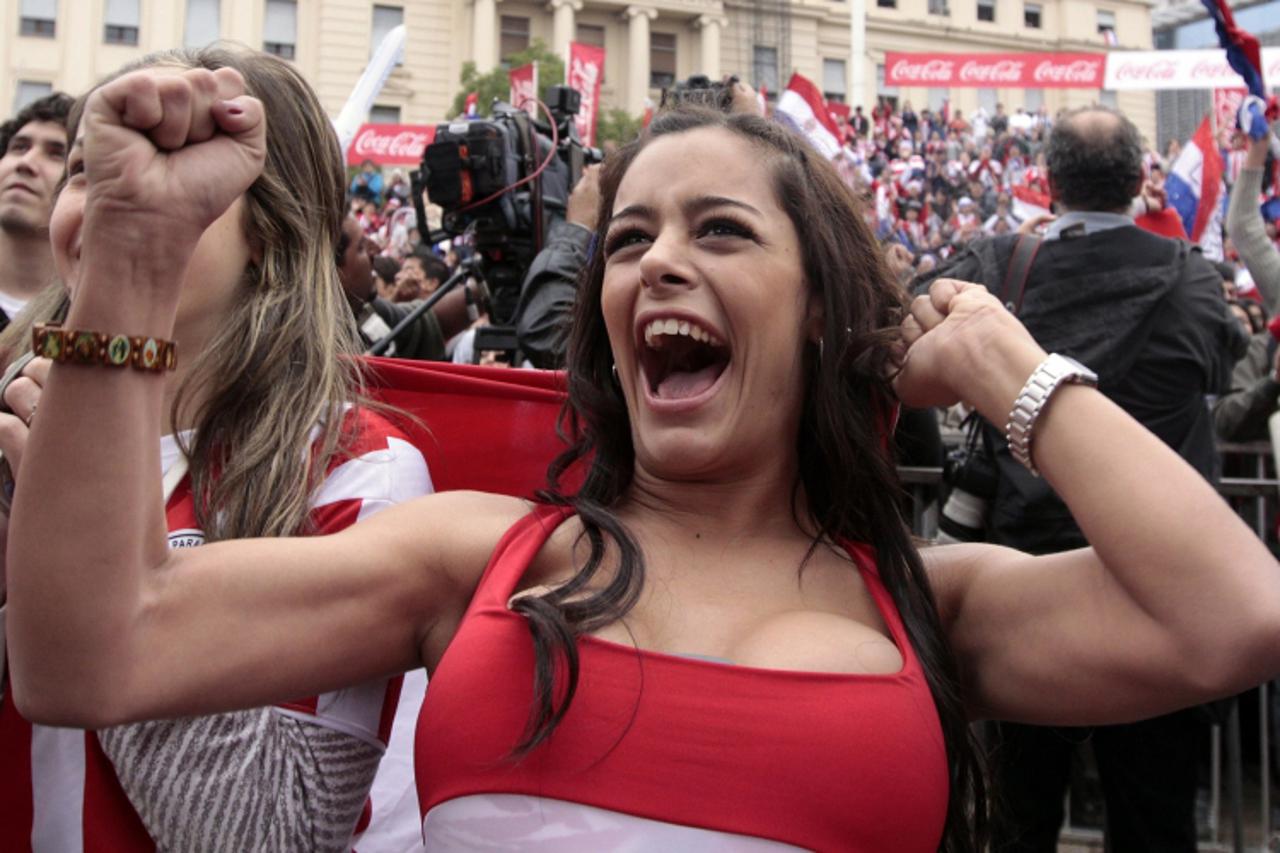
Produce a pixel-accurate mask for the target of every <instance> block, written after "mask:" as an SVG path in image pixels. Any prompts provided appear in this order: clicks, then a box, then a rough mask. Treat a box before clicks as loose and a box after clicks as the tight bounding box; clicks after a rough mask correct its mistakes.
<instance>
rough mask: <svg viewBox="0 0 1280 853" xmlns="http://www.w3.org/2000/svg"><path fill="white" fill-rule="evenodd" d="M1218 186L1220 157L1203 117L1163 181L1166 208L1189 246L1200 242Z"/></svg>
mask: <svg viewBox="0 0 1280 853" xmlns="http://www.w3.org/2000/svg"><path fill="white" fill-rule="evenodd" d="M1221 186H1222V154H1221V153H1220V152H1219V151H1218V146H1217V145H1215V144H1214V141H1213V129H1212V128H1211V127H1210V125H1209V117H1208V116H1205V119H1204V121H1202V122H1200V127H1199V128H1198V129H1197V130H1196V132H1195V135H1194V136H1192V137H1191V140H1190V141H1189V142H1188V143H1187V144H1186V146H1185V147H1184V148H1183V149H1182V153H1181V154H1179V155H1178V159H1177V160H1175V161H1174V162H1173V167H1172V168H1171V169H1170V170H1169V177H1168V178H1167V179H1166V180H1165V184H1164V188H1165V193H1166V195H1167V196H1168V199H1169V205H1170V206H1171V207H1173V209H1174V210H1176V211H1178V216H1180V217H1181V218H1182V227H1183V228H1184V229H1186V232H1187V236H1188V237H1190V238H1191V241H1192V242H1193V243H1198V242H1200V239H1201V237H1203V236H1204V233H1205V228H1206V226H1207V225H1208V224H1209V220H1210V219H1211V218H1212V216H1213V212H1214V208H1215V206H1216V205H1217V203H1218V195H1219V190H1220V188H1221Z"/></svg>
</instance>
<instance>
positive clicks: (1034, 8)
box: [1022, 3, 1042, 30]
mask: <svg viewBox="0 0 1280 853" xmlns="http://www.w3.org/2000/svg"><path fill="white" fill-rule="evenodd" d="M1041 10H1042V7H1041V6H1040V4H1039V3H1027V4H1025V5H1023V7H1022V23H1023V24H1024V25H1025V26H1026V27H1027V28H1028V29H1032V30H1038V29H1040V18H1041V14H1042V11H1041Z"/></svg>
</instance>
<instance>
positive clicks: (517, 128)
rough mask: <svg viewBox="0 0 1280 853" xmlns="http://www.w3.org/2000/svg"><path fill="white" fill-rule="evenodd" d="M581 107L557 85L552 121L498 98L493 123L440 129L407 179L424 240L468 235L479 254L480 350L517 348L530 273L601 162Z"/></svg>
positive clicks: (552, 92) (549, 107)
mask: <svg viewBox="0 0 1280 853" xmlns="http://www.w3.org/2000/svg"><path fill="white" fill-rule="evenodd" d="M581 102H582V96H581V95H580V94H579V93H578V92H577V91H575V90H574V89H571V88H569V87H568V86H551V87H550V88H549V89H548V91H547V102H546V103H545V108H546V113H547V120H546V121H543V120H541V119H535V118H534V117H532V116H530V115H529V114H528V113H527V112H525V111H524V110H522V109H517V108H515V107H513V106H511V105H510V104H506V103H503V102H501V101H496V102H495V103H494V105H493V115H492V117H491V118H489V119H470V120H459V121H453V122H447V123H443V124H439V125H436V132H435V138H434V140H433V141H432V143H431V144H430V145H428V146H427V148H426V150H425V151H424V152H423V154H422V164H421V167H420V168H419V169H418V170H417V171H415V172H413V173H412V175H411V176H410V177H411V181H412V186H413V199H414V208H415V210H416V211H417V215H418V230H419V233H421V235H422V239H423V240H425V241H427V242H430V243H434V242H438V241H439V240H442V239H445V238H448V237H460V236H462V235H467V236H468V237H469V239H470V241H471V244H472V247H473V249H474V251H475V253H476V255H477V261H478V262H477V263H476V264H475V265H474V266H473V272H472V274H473V275H475V276H478V277H482V278H483V279H484V280H485V282H486V284H487V285H488V290H489V293H490V302H489V317H490V321H491V322H492V323H493V326H492V327H490V328H489V329H486V330H481V332H480V333H479V334H478V336H477V341H476V349H477V351H480V350H481V349H485V350H507V351H511V352H513V351H514V350H515V349H516V345H515V333H514V330H513V324H514V322H515V312H516V306H517V303H518V302H519V299H520V285H521V282H522V281H523V279H524V275H525V272H526V271H527V270H528V269H529V266H530V265H531V264H532V263H533V259H534V257H535V256H536V255H537V254H538V252H540V251H541V250H542V247H543V242H544V238H545V235H546V233H547V231H548V230H549V228H550V226H551V224H552V223H553V222H554V221H555V220H556V219H559V218H563V216H564V212H565V208H566V206H567V204H568V200H569V193H570V192H571V191H572V190H573V187H574V185H575V184H577V182H578V178H580V177H581V176H582V170H583V168H584V167H585V166H586V165H589V164H591V163H598V162H600V161H601V160H603V159H604V155H603V154H602V153H601V152H600V150H599V149H596V148H589V147H587V146H586V145H584V144H583V142H582V140H581V139H579V137H578V133H577V129H576V127H575V124H574V116H575V115H577V113H578V110H579V107H580V106H581ZM424 191H425V192H426V194H427V197H428V198H429V199H430V201H431V202H432V203H433V204H438V205H440V207H442V208H443V209H444V216H443V219H442V225H443V231H442V232H435V233H431V232H430V229H429V226H428V225H427V217H426V211H425V209H424V205H423V200H422V197H423V192H424Z"/></svg>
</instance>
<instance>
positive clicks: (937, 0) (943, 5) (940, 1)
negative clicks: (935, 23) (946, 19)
mask: <svg viewBox="0 0 1280 853" xmlns="http://www.w3.org/2000/svg"><path fill="white" fill-rule="evenodd" d="M929 14H930V15H950V14H951V7H950V6H948V5H947V0H929Z"/></svg>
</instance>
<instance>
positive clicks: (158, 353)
mask: <svg viewBox="0 0 1280 853" xmlns="http://www.w3.org/2000/svg"><path fill="white" fill-rule="evenodd" d="M31 350H32V352H34V353H35V354H36V355H39V356H43V357H44V358H47V359H50V360H51V361H57V362H61V363H63V364H103V365H106V366H107V367H132V368H133V369H134V370H145V371H148V372H150V373H160V372H161V371H164V370H173V369H174V367H175V366H176V365H177V344H175V343H174V342H173V341H166V340H164V339H163V338H144V337H141V336H138V335H133V336H129V335H104V334H102V333H101V332H90V331H86V330H79V331H77V330H74V329H63V328H62V327H61V326H59V325H57V324H56V323H38V324H37V325H36V327H35V328H34V329H32V330H31Z"/></svg>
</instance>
